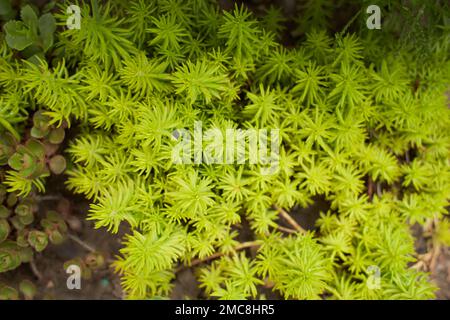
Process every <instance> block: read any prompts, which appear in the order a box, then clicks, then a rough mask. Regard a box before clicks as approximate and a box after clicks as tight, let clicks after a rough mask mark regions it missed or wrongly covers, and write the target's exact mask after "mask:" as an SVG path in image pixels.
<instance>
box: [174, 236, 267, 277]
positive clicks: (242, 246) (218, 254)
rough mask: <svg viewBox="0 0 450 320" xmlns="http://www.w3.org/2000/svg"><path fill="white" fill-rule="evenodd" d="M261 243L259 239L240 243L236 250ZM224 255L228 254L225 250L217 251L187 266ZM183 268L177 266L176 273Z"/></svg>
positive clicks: (257, 245)
mask: <svg viewBox="0 0 450 320" xmlns="http://www.w3.org/2000/svg"><path fill="white" fill-rule="evenodd" d="M260 245H261V241H257V240H256V241H248V242H243V243H241V244H239V245H238V246H236V247H235V248H234V251H239V250H242V249H246V248H251V247H259V246H260ZM224 255H226V253H224V252H216V253H214V254H212V255H210V256H209V257H206V258H204V259H195V260H192V262H191V263H190V264H189V266H187V267H194V266H196V265H199V264H202V263H205V262H208V261H210V260H213V259H217V258H220V257H222V256H224ZM182 269H184V266H181V267H179V268H177V269H176V270H175V273H177V272H179V271H181V270H182Z"/></svg>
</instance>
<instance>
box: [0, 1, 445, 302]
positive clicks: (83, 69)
mask: <svg viewBox="0 0 450 320" xmlns="http://www.w3.org/2000/svg"><path fill="white" fill-rule="evenodd" d="M344 2H345V4H343V3H340V4H339V5H340V8H345V7H346V6H347V7H348V8H357V10H356V11H355V12H356V14H355V15H353V16H349V17H346V18H345V19H340V20H339V21H338V23H335V22H334V20H333V17H334V13H333V10H335V8H336V5H335V4H334V3H333V2H332V1H323V0H321V1H303V2H302V6H300V7H299V8H298V11H295V12H298V13H299V16H298V17H294V18H293V17H290V16H289V15H286V14H284V13H283V10H282V9H278V8H276V7H273V6H263V7H258V6H255V5H253V4H251V3H250V4H247V5H246V4H239V3H236V4H233V5H231V6H230V8H229V9H228V10H222V8H221V7H220V6H219V4H218V3H216V2H215V1H208V0H187V1H177V0H158V1H150V0H148V1H146V0H132V1H121V0H118V1H96V0H92V1H86V2H83V1H78V2H77V1H75V2H74V1H58V2H55V3H54V2H50V3H45V4H44V3H42V4H38V5H35V4H33V3H30V4H27V3H26V2H25V1H22V2H21V3H20V4H17V3H15V2H14V3H12V2H10V1H0V17H1V19H2V21H3V29H2V30H3V33H2V34H1V35H0V165H1V169H0V170H1V171H0V179H1V181H2V185H0V200H1V201H0V272H6V271H8V270H10V269H13V268H16V267H17V266H18V265H19V264H20V263H21V262H28V261H30V259H31V258H30V255H31V253H30V252H32V251H31V249H30V247H31V248H34V249H35V250H37V251H41V250H43V249H44V247H45V246H46V244H47V241H52V242H55V243H59V242H60V241H62V240H63V239H64V233H65V232H66V231H67V226H66V224H65V222H64V220H63V219H61V218H60V217H59V215H58V214H57V213H56V212H49V213H48V215H47V216H46V217H45V218H44V219H43V220H41V221H40V227H39V228H38V229H31V230H29V228H27V227H26V226H28V225H30V224H31V223H32V222H33V218H32V217H33V212H34V211H33V210H34V209H33V205H32V200H29V197H31V198H33V197H34V196H36V194H38V193H44V192H45V179H46V177H47V176H48V175H49V174H50V172H53V173H54V174H61V173H62V172H63V171H64V170H65V168H66V165H67V169H66V170H65V172H64V174H65V175H66V177H67V180H66V183H65V185H66V188H67V189H68V190H71V191H72V192H73V193H75V194H81V195H83V196H84V197H85V198H86V199H88V200H89V201H90V202H91V205H90V209H89V215H88V219H89V220H92V221H94V223H95V226H96V227H97V228H105V229H107V230H108V231H109V232H111V233H117V232H118V231H119V229H120V228H123V227H124V226H126V227H127V228H128V230H129V231H128V232H127V234H126V235H125V237H124V238H123V242H122V248H121V249H120V252H119V254H118V256H117V257H116V258H115V259H114V261H113V262H112V267H113V268H114V270H115V271H116V272H117V273H118V274H119V275H120V277H121V283H122V288H123V289H124V291H125V296H126V298H130V299H145V298H159V297H168V296H170V294H171V290H172V288H173V284H174V280H175V279H176V277H177V274H178V273H179V272H180V271H182V270H184V269H187V268H191V269H192V270H193V271H194V273H195V275H196V278H197V281H198V286H199V288H200V289H201V292H202V293H201V297H202V298H218V299H263V298H265V297H266V295H267V292H270V294H273V295H276V296H277V297H279V298H283V299H321V298H325V299H432V298H434V297H435V292H436V290H437V289H438V288H437V287H436V285H435V284H434V283H433V282H432V281H430V279H429V274H428V273H427V272H425V271H424V270H423V268H421V267H420V259H419V255H418V253H417V252H416V248H415V246H414V240H415V238H414V236H413V234H412V231H411V228H412V226H414V225H415V226H419V227H420V228H422V229H424V230H429V232H430V235H429V239H430V241H431V242H432V245H433V248H437V247H440V246H448V244H449V242H450V241H449V232H450V230H449V223H448V216H447V214H448V208H447V207H448V199H449V196H450V167H449V146H450V133H449V132H450V131H449V128H450V118H449V108H448V97H447V95H446V92H447V91H448V89H449V86H448V85H449V76H450V72H449V71H450V63H449V59H448V54H449V47H448V46H449V32H448V12H450V11H449V8H448V5H447V4H445V3H444V1H442V2H440V1H437V2H436V3H433V4H430V5H423V4H421V2H419V1H412V3H409V4H408V6H406V5H404V6H402V3H400V2H399V3H400V5H398V4H395V3H391V2H390V1H384V2H383V1H379V3H378V5H379V6H380V7H381V8H382V9H383V10H384V11H383V12H385V14H384V16H383V27H382V29H380V30H370V29H368V28H367V27H366V19H367V15H366V11H365V9H366V8H367V6H368V5H370V4H369V3H368V2H367V3H366V2H364V1H363V2H360V1H344ZM70 5H74V6H75V7H72V10H69V11H67V10H66V9H67V8H68V7H69V6H70ZM76 8H79V9H80V11H79V13H80V16H79V17H80V19H79V22H80V24H79V26H76V25H75V26H74V25H73V24H69V21H70V23H74V21H76V12H77V11H76ZM74 14H75V16H74ZM74 17H75V18H74ZM342 22H343V23H342ZM405 26H406V27H405ZM66 130H72V132H73V134H72V135H71V136H70V139H66V142H65V143H64V146H65V150H64V154H65V155H66V156H65V157H64V156H62V155H59V154H58V153H57V151H58V152H60V151H61V150H60V149H58V147H59V145H60V144H61V143H62V142H63V140H64V138H65V131H66ZM252 143H254V144H253V145H252ZM252 146H253V147H252ZM252 148H253V149H252ZM66 161H67V162H68V163H67V164H66ZM11 199H13V200H14V199H15V200H14V201H13V200H11ZM29 201H31V202H29ZM2 203H4V205H1V204H2ZM317 203H320V204H322V207H323V209H321V210H320V212H319V214H318V217H317V219H315V221H314V223H313V225H310V226H305V225H302V223H301V222H300V221H302V219H301V217H300V218H299V216H300V215H301V213H300V214H299V213H298V212H299V211H300V212H307V211H308V208H311V207H312V206H314V205H315V204H317ZM12 211H14V214H12V213H11V212H12ZM304 214H308V213H304ZM33 228H36V227H33ZM12 246H15V248H16V249H17V250H16V249H11V248H12ZM14 250H16V251H14ZM13 251H14V252H13ZM22 251H27V255H26V256H25V257H24V255H23V254H20V252H22ZM16 252H17V253H16ZM13 253H14V254H13ZM27 285H29V284H28V283H27ZM24 287H26V285H24ZM26 288H28V287H26ZM4 291H6V293H5V294H4V295H5V296H7V294H9V295H10V296H11V295H12V296H14V294H15V293H14V292H13V291H11V289H10V288H9V287H8V288H6V287H5V289H4ZM22 291H23V292H28V291H30V290H28V291H27V290H26V289H24V290H22ZM11 292H12V293H11ZM24 295H25V293H24Z"/></svg>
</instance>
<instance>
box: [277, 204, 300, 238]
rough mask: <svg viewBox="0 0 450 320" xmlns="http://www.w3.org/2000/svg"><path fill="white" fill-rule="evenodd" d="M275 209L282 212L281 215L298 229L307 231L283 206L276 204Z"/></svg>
mask: <svg viewBox="0 0 450 320" xmlns="http://www.w3.org/2000/svg"><path fill="white" fill-rule="evenodd" d="M275 209H276V210H277V211H278V212H279V213H280V215H281V216H282V217H283V218H284V219H285V220H286V221H287V222H288V223H289V224H290V225H291V226H292V227H293V228H294V229H295V230H297V231H299V232H301V233H306V230H305V229H303V228H302V227H301V226H300V225H299V224H298V223H297V222H296V221H295V220H294V219H293V218H292V217H291V216H290V215H289V213H287V212H286V211H285V210H284V209H283V208H280V207H278V206H275Z"/></svg>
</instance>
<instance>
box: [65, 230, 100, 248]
mask: <svg viewBox="0 0 450 320" xmlns="http://www.w3.org/2000/svg"><path fill="white" fill-rule="evenodd" d="M67 236H68V237H69V239H71V240H73V241H74V242H76V243H78V244H79V245H80V246H82V247H83V248H85V249H86V250H87V251H89V252H96V251H97V250H95V249H94V248H93V247H92V246H90V245H89V244H87V243H86V242H84V241H83V240H81V239H80V238H78V237H77V236H76V235H73V234H70V233H69V234H68V235H67Z"/></svg>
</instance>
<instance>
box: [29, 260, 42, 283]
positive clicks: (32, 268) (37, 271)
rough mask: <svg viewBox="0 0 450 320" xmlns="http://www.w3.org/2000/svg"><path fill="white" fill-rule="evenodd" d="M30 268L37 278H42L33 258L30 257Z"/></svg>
mask: <svg viewBox="0 0 450 320" xmlns="http://www.w3.org/2000/svg"><path fill="white" fill-rule="evenodd" d="M30 268H31V271H32V272H33V274H34V275H35V276H36V278H38V280H39V281H40V280H42V273H41V272H40V271H39V269H38V268H37V267H36V263H35V262H34V259H31V261H30Z"/></svg>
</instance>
